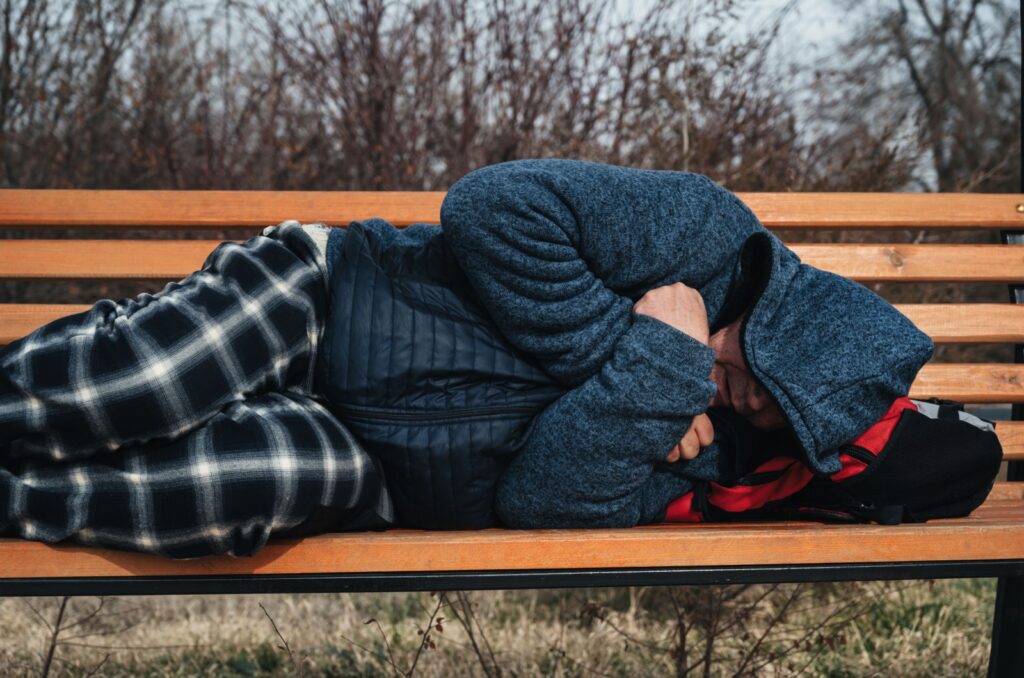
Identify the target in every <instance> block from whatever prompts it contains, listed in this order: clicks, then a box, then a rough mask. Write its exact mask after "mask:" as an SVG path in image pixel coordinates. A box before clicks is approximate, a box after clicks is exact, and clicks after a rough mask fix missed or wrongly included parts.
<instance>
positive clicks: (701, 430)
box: [665, 414, 715, 462]
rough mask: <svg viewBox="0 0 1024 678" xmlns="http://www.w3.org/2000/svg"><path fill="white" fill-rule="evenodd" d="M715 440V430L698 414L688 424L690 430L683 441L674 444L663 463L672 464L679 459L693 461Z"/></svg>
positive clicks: (707, 420) (705, 416)
mask: <svg viewBox="0 0 1024 678" xmlns="http://www.w3.org/2000/svg"><path fill="white" fill-rule="evenodd" d="M714 439H715V428H714V426H712V425H711V419H710V418H709V417H708V415H706V414H698V415H697V416H696V417H694V418H693V422H691V423H690V429H689V430H688V431H687V432H686V435H684V436H683V439H682V440H680V441H679V442H678V443H676V446H675V447H673V448H672V451H671V452H669V453H668V456H667V457H665V461H668V462H674V461H679V460H680V459H694V458H696V456H697V455H698V454H699V453H700V450H701V448H702V447H707V446H708V445H710V444H711V443H712V441H713V440H714Z"/></svg>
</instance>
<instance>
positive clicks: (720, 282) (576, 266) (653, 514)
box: [441, 159, 763, 527]
mask: <svg viewBox="0 0 1024 678" xmlns="http://www.w3.org/2000/svg"><path fill="white" fill-rule="evenodd" d="M441 225H442V226H443V227H444V229H445V235H446V239H447V242H448V245H449V246H450V248H451V249H452V251H453V252H454V253H455V255H456V257H457V259H458V261H459V264H460V266H461V267H462V268H463V270H464V271H465V273H466V275H467V277H468V278H469V280H470V282H471V283H472V284H473V286H474V288H475V289H476V291H477V293H478V294H479V295H480V297H481V300H482V302H483V303H484V305H485V306H486V307H487V309H488V311H489V312H490V314H491V315H492V317H493V319H494V321H495V323H496V324H497V325H498V327H499V329H501V330H502V332H503V333H504V334H505V336H506V337H507V338H508V339H509V341H510V342H511V343H512V344H513V345H515V346H516V347H517V348H519V349H521V350H523V351H524V352H526V353H528V354H530V355H532V356H533V357H535V358H536V359H537V360H538V361H539V363H540V364H541V365H542V367H544V369H546V370H547V371H548V373H549V374H550V375H551V376H552V377H553V378H554V379H556V380H558V381H559V382H560V383H562V384H564V385H566V386H567V387H570V389H571V390H569V391H568V392H567V393H565V394H564V395H563V396H562V397H561V398H559V399H558V400H556V401H554V402H553V403H551V404H550V405H549V406H548V407H547V408H546V409H545V410H544V411H543V412H542V413H541V414H540V415H538V417H537V418H536V420H535V421H534V422H533V425H532V428H531V431H530V432H529V434H528V436H527V438H526V441H525V443H524V447H523V449H522V450H521V452H520V454H519V455H518V456H517V457H516V459H515V460H513V462H512V464H511V466H510V467H509V469H508V470H507V471H506V473H505V475H504V476H503V478H502V481H501V484H500V486H499V492H498V503H497V507H496V508H497V510H498V513H499V516H501V518H502V519H503V521H504V522H505V523H506V524H508V525H510V526H515V527H569V526H628V525H635V524H637V523H643V522H652V521H654V520H656V519H658V518H659V517H660V515H661V514H662V513H663V511H664V508H665V506H667V505H668V503H669V502H670V501H671V500H672V499H674V498H676V497H678V496H679V495H680V494H682V493H683V492H685V491H686V490H687V489H688V488H689V485H688V481H686V480H685V479H683V478H681V477H679V476H677V475H675V474H673V473H668V472H665V471H664V470H663V469H659V467H661V466H664V464H663V463H659V462H660V461H661V460H663V459H664V457H665V456H666V455H667V454H668V452H669V451H670V450H671V448H672V446H673V445H675V444H676V443H677V442H678V441H679V439H680V438H681V437H682V435H683V433H685V432H686V430H687V429H688V428H689V425H690V422H691V421H692V418H693V417H694V416H695V415H697V414H699V413H701V412H703V411H704V410H705V409H706V408H707V406H708V403H709V402H710V400H711V398H712V396H713V395H714V393H715V385H714V382H712V381H711V380H710V373H711V367H712V363H713V361H714V352H713V351H712V350H711V349H710V348H708V347H707V346H705V345H704V344H701V343H700V342H698V341H696V340H695V339H693V338H691V337H689V336H688V335H686V334H685V333H683V332H681V331H679V330H677V329H675V328H674V327H672V326H670V325H668V324H666V323H664V322H662V321H660V320H657V319H655V318H652V317H650V316H646V315H644V314H638V313H635V312H634V311H633V310H632V306H633V303H634V300H636V299H639V298H640V296H642V294H643V293H644V292H646V291H647V290H649V289H652V288H654V287H658V286H661V285H666V284H670V283H672V282H676V281H682V282H684V283H686V284H688V285H690V286H692V287H696V288H697V289H699V290H700V291H701V294H702V296H704V299H705V305H706V306H707V308H708V313H709V318H711V319H712V325H713V318H714V317H715V314H716V313H717V311H718V310H719V309H720V308H721V305H722V302H723V299H724V295H725V292H726V286H727V285H728V282H729V275H728V272H729V271H731V270H732V268H733V266H734V261H735V256H736V253H737V252H738V250H739V247H740V246H741V244H742V242H743V241H744V240H745V239H746V237H747V236H749V234H750V233H752V232H753V231H754V230H757V229H761V230H763V226H761V225H760V224H759V223H758V222H757V219H756V218H755V217H754V216H753V215H752V213H750V211H749V210H748V209H746V207H745V206H743V205H742V203H740V202H739V201H738V200H737V199H736V198H735V196H732V194H731V193H729V192H728V191H725V189H723V188H721V187H719V186H718V185H717V184H714V183H713V182H711V181H710V180H709V179H707V178H705V177H703V176H701V175H698V174H692V173H688V172H671V171H656V170H639V169H633V168H626V167H620V166H615V165H604V164H599V163H590V162H585V161H577V160H561V159H548V160H519V161H512V162H507V163H501V164H498V165H491V166H489V167H485V168H481V169H479V170H475V171H473V172H471V173H469V174H467V175H466V176H465V177H463V178H462V179H460V180H459V181H458V182H457V183H456V184H455V185H454V186H452V188H451V189H450V190H449V192H448V195H447V196H446V198H445V201H444V203H443V205H442V208H441ZM723 272H725V273H726V274H724V275H723Z"/></svg>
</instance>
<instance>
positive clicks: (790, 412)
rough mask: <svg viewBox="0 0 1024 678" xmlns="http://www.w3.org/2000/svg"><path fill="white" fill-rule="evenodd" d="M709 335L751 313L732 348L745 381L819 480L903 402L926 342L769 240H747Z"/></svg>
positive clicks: (867, 293)
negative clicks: (732, 289) (844, 450)
mask: <svg viewBox="0 0 1024 678" xmlns="http://www.w3.org/2000/svg"><path fill="white" fill-rule="evenodd" d="M733 284H734V285H736V286H738V289H739V290H742V291H741V293H739V294H733V295H730V303H729V304H728V305H727V307H726V308H723V310H722V312H721V313H720V314H719V317H718V319H717V321H716V322H715V326H716V327H720V326H723V325H724V324H726V323H728V322H729V321H730V320H732V319H735V318H736V317H738V316H739V315H740V314H741V313H742V312H743V310H745V309H746V308H747V307H748V306H750V307H751V308H750V313H749V314H748V316H747V318H746V319H745V320H744V322H743V325H742V329H741V333H740V337H741V339H740V342H741V344H742V347H743V354H744V357H745V358H746V361H747V366H748V368H749V369H750V371H751V373H753V374H754V376H756V377H757V379H758V380H759V381H760V382H761V384H762V385H763V386H764V388H765V389H766V390H767V391H768V392H769V393H770V394H771V395H772V396H773V397H774V398H775V401H776V402H777V403H778V405H779V407H780V409H781V410H782V412H783V414H784V415H785V416H786V418H787V420H788V421H789V423H790V426H791V427H792V429H793V432H794V433H795V434H796V437H797V439H798V440H799V441H800V445H801V447H802V452H803V454H804V455H805V461H806V462H807V464H808V465H809V466H810V468H811V469H812V470H814V471H815V472H818V473H834V472H836V471H838V470H839V468H840V463H839V456H838V451H837V450H838V448H839V447H840V446H841V445H843V444H844V443H847V442H849V441H850V440H853V439H854V438H855V437H857V436H858V435H859V434H860V433H862V432H863V431H865V430H866V429H867V428H868V427H870V426H871V425H872V424H874V423H875V422H876V421H878V419H880V418H881V417H882V415H884V414H885V412H886V411H887V410H888V408H889V406H890V405H891V404H892V402H893V401H894V400H895V399H896V398H898V397H900V396H905V395H907V393H908V391H909V389H910V385H911V384H912V383H913V381H914V378H915V377H916V376H917V373H918V371H920V369H921V367H922V366H923V365H924V364H925V363H926V362H927V361H928V360H929V359H930V358H931V356H932V354H933V353H934V350H935V347H934V344H933V343H932V340H931V339H930V338H929V337H928V335H926V334H925V333H924V332H922V331H921V330H920V329H918V328H917V327H916V326H915V325H914V324H913V323H912V322H911V321H910V319H909V318H907V317H906V316H905V315H903V314H902V313H900V312H899V311H898V310H896V309H895V308H894V307H893V306H892V305H891V304H889V303H888V302H887V301H885V300H884V299H882V298H881V297H880V296H878V295H877V294H875V293H874V292H872V291H871V290H869V289H868V288H866V287H864V286H863V285H860V284H858V283H855V282H853V281H852V280H849V279H847V278H844V277H842V276H839V275H836V274H834V273H829V272H827V271H822V270H820V269H817V268H814V267H813V266H810V265H808V264H805V263H803V262H801V261H800V258H799V257H798V256H797V255H796V253H794V252H793V251H792V250H790V249H788V248H787V247H786V246H785V245H784V244H783V243H782V241H781V240H779V238H778V237H777V236H775V235H773V234H771V233H768V232H758V233H755V234H753V235H751V236H750V237H749V238H748V239H747V241H746V242H745V243H744V245H743V249H742V251H741V255H740V257H739V259H738V262H737V268H736V272H735V274H734V283H733Z"/></svg>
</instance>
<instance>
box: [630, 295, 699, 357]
mask: <svg viewBox="0 0 1024 678" xmlns="http://www.w3.org/2000/svg"><path fill="white" fill-rule="evenodd" d="M633 310H634V311H636V312H637V313H643V314H644V315H649V316H651V317H653V318H657V319H658V320H660V321H662V322H664V323H667V324H669V325H671V326H672V327H674V328H676V329H677V330H679V331H681V332H683V333H684V334H686V335H689V336H691V337H693V338H694V339H696V340H697V341H699V342H700V343H702V344H705V345H706V344H707V343H708V312H707V309H706V308H705V307H704V298H703V297H701V296H700V292H698V291H697V290H695V289H694V288H692V287H689V286H688V285H686V284H684V283H681V282H676V283H672V284H671V285H663V286H661V287H655V288H654V289H651V290H648V291H647V292H646V293H644V295H643V296H642V297H640V298H639V299H638V300H637V301H636V302H635V303H634V304H633Z"/></svg>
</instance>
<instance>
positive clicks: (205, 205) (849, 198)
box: [0, 189, 1024, 229]
mask: <svg viewBox="0 0 1024 678" xmlns="http://www.w3.org/2000/svg"><path fill="white" fill-rule="evenodd" d="M738 195H739V197H740V199H741V200H743V201H744V202H745V203H746V204H747V205H749V206H750V208H751V209H752V210H753V211H754V212H755V213H756V214H757V215H758V218H760V219H761V221H762V222H763V223H764V224H765V225H766V226H768V227H769V228H916V227H928V228H1019V227H1024V213H1021V212H1018V211H1017V209H1016V208H1017V205H1018V204H1024V194H1000V195H986V194H977V193H739V194H738ZM443 198H444V192H440V191H435V192H420V191H406V192H402V191H392V192H373V191H287V192H273V191H97V190H87V191H83V190H52V189H51V190H38V189H5V190H2V191H0V226H3V225H10V226H49V225H64V226H76V227H139V226H187V227H189V228H216V229H220V228H224V227H227V226H266V225H268V224H272V223H276V222H278V221H282V220H284V219H298V220H299V221H324V222H326V223H330V224H335V225H337V224H347V223H348V222H349V221H352V220H354V219H366V218H368V217H374V216H379V217H383V218H385V219H388V220H389V221H392V222H394V223H396V224H399V225H405V224H410V223H414V222H430V223H436V222H437V221H438V219H439V215H440V208H441V201H442V200H443Z"/></svg>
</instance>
